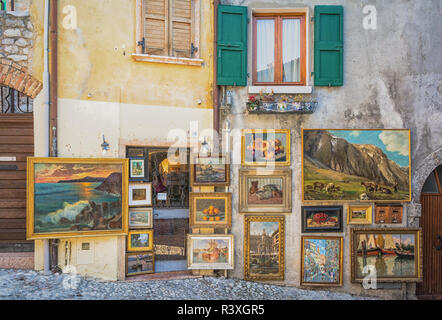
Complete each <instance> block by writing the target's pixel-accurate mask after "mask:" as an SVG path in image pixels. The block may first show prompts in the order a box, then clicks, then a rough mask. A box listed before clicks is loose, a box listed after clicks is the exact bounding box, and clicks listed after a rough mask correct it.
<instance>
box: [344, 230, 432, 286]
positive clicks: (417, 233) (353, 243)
mask: <svg viewBox="0 0 442 320" xmlns="http://www.w3.org/2000/svg"><path fill="white" fill-rule="evenodd" d="M369 233H370V234H373V233H390V234H393V233H394V234H401V233H402V234H411V233H415V241H416V243H415V256H416V251H417V256H418V258H417V259H415V261H416V266H415V272H416V276H415V277H384V278H380V277H377V281H379V282H422V262H423V257H422V243H423V242H422V229H421V228H351V229H350V257H351V260H350V261H351V267H350V268H351V282H353V283H361V282H363V278H356V261H355V259H356V257H357V253H356V251H357V248H355V246H356V245H357V241H356V236H357V235H358V234H369Z"/></svg>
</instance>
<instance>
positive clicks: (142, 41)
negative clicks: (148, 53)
mask: <svg viewBox="0 0 442 320" xmlns="http://www.w3.org/2000/svg"><path fill="white" fill-rule="evenodd" d="M137 46H141V48H143V53H144V51H145V50H146V38H144V37H143V40H141V41H138V42H137Z"/></svg>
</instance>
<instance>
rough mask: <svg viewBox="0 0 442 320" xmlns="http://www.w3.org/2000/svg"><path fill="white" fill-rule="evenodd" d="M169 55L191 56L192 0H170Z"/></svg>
mask: <svg viewBox="0 0 442 320" xmlns="http://www.w3.org/2000/svg"><path fill="white" fill-rule="evenodd" d="M170 4H171V6H170V8H171V9H170V10H171V13H170V17H171V18H170V30H171V35H170V37H171V39H172V41H171V44H170V45H171V48H170V50H171V51H170V55H172V56H174V57H186V58H191V57H192V49H191V45H192V43H193V42H194V40H193V32H192V30H193V28H192V25H193V23H192V21H193V14H192V12H193V10H192V0H170Z"/></svg>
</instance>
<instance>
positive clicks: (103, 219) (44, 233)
mask: <svg viewBox="0 0 442 320" xmlns="http://www.w3.org/2000/svg"><path fill="white" fill-rule="evenodd" d="M28 173H29V181H28V219H27V220H28V230H27V232H28V239H30V238H45V237H53V236H54V235H72V236H75V235H82V234H96V233H103V234H108V233H121V232H125V231H126V230H127V222H126V215H127V208H126V205H127V191H126V189H127V160H119V159H91V160H88V159H63V158H28Z"/></svg>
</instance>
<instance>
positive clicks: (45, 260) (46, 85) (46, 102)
mask: <svg viewBox="0 0 442 320" xmlns="http://www.w3.org/2000/svg"><path fill="white" fill-rule="evenodd" d="M43 60H44V64H43V66H44V71H43V90H44V111H45V112H47V113H48V116H47V121H48V122H47V126H46V128H47V129H48V131H47V141H48V150H47V153H46V156H48V155H49V154H50V145H51V143H50V141H49V136H50V135H49V131H50V130H49V122H50V121H49V107H50V93H49V85H50V84H49V0H45V16H44V59H43ZM49 251H50V250H49V240H47V239H45V240H43V269H44V272H45V273H49V269H50V268H49V265H50V261H49Z"/></svg>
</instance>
